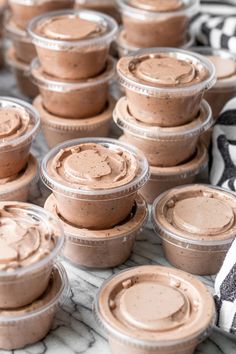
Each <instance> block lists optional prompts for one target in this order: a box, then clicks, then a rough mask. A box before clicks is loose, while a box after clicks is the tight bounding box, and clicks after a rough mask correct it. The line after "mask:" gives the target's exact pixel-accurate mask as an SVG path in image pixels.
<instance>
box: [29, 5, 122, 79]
mask: <svg viewBox="0 0 236 354" xmlns="http://www.w3.org/2000/svg"><path fill="white" fill-rule="evenodd" d="M66 21H68V22H71V23H69V24H68V23H67V22H66ZM64 22H66V26H64ZM52 24H53V25H54V26H55V28H53V26H52ZM50 26H51V27H52V28H51V27H50ZM64 27H65V29H64ZM117 28H118V26H117V24H116V22H115V20H113V19H112V18H111V17H109V16H107V15H103V14H101V13H97V12H93V11H87V10H80V11H79V10H78V11H70V10H67V11H57V12H51V13H47V14H44V15H42V16H38V17H36V18H35V19H33V20H32V21H31V22H30V25H29V29H28V30H29V34H30V36H31V38H32V41H33V43H34V44H35V46H36V51H37V54H38V57H39V61H40V63H41V65H42V68H43V71H44V72H45V73H47V74H49V75H52V76H55V77H57V78H60V79H68V80H83V79H88V78H91V77H95V76H97V75H99V74H100V73H101V72H102V71H103V70H104V69H105V67H106V63H107V54H108V51H109V47H110V44H111V42H112V41H113V39H114V38H115V35H116V32H117ZM70 30H71V32H72V33H70ZM64 32H65V33H64ZM67 32H68V33H67ZM74 32H75V33H74Z"/></svg>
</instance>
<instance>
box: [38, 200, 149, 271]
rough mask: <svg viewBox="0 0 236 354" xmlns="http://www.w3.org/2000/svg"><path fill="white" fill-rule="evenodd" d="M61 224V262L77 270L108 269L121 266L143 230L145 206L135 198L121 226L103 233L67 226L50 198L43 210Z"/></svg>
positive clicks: (146, 212) (142, 201) (54, 201)
mask: <svg viewBox="0 0 236 354" xmlns="http://www.w3.org/2000/svg"><path fill="white" fill-rule="evenodd" d="M44 207H45V208H46V209H47V210H48V211H50V212H52V213H53V214H54V215H55V216H57V217H58V218H59V219H60V221H61V222H62V225H63V228H64V232H65V237H66V242H65V247H64V249H63V256H64V258H65V259H66V260H67V261H69V262H71V263H73V264H74V265H75V266H77V267H86V268H101V269H102V268H110V267H116V266H119V265H121V264H122V263H124V262H125V261H126V260H127V259H128V258H129V257H130V254H131V252H132V250H133V247H134V243H135V239H136V235H137V233H138V232H140V230H141V228H142V227H143V225H144V223H145V221H146V219H147V216H148V211H147V205H146V202H145V201H144V199H143V198H142V197H141V196H140V195H137V196H136V199H135V203H134V206H133V209H132V211H131V214H130V215H129V217H128V218H127V219H126V220H124V222H122V223H120V224H118V225H116V226H114V227H113V228H110V229H106V230H99V231H95V230H88V229H80V228H77V227H74V226H72V225H71V224H69V223H67V222H66V221H65V219H63V218H62V217H61V215H60V214H59V213H58V211H57V206H56V199H55V197H54V196H53V195H52V194H51V195H50V196H49V198H48V199H47V201H46V203H45V206H44Z"/></svg>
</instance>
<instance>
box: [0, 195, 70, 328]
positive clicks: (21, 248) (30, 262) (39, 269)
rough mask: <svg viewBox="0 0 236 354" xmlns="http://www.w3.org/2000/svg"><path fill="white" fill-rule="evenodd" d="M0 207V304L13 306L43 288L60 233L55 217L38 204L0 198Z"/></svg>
mask: <svg viewBox="0 0 236 354" xmlns="http://www.w3.org/2000/svg"><path fill="white" fill-rule="evenodd" d="M0 209H1V217H0V219H1V226H0V227H1V264H0V308H1V310H2V309H16V308H19V307H22V306H26V305H29V304H30V303H32V302H33V301H35V300H36V299H37V298H39V297H40V296H41V295H42V294H43V293H44V291H45V290H46V288H47V286H48V282H49V279H50V275H51V271H52V266H53V263H54V262H55V260H56V259H57V257H58V255H59V253H60V251H61V249H62V246H63V243H64V234H63V230H62V228H61V226H60V223H59V222H58V219H57V218H55V217H54V216H53V215H51V214H49V213H48V212H46V211H45V210H44V209H43V208H40V207H38V206H35V205H32V204H27V203H21V202H6V201H4V202H0ZM9 232H10V233H9ZM0 322H1V321H0Z"/></svg>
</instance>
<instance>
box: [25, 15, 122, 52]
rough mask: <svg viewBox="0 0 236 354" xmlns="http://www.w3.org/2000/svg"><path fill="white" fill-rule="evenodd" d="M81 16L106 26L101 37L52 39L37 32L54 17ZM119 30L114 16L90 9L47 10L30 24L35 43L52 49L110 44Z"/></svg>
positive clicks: (29, 27) (30, 33)
mask: <svg viewBox="0 0 236 354" xmlns="http://www.w3.org/2000/svg"><path fill="white" fill-rule="evenodd" d="M65 15H67V16H70V17H72V18H73V17H79V18H81V19H83V20H88V21H90V22H91V21H92V22H95V23H97V24H101V25H102V26H103V27H105V28H106V31H105V32H104V33H103V34H101V35H100V36H99V37H95V38H89V39H81V40H78V41H65V40H64V41H63V40H60V39H50V38H46V37H44V36H42V35H40V34H38V33H37V31H36V28H37V26H38V25H40V24H41V23H43V22H46V21H49V20H50V19H53V18H54V17H63V16H65ZM117 30H118V25H117V23H116V21H115V20H113V18H111V17H110V16H107V15H105V14H102V13H100V12H95V11H89V10H60V11H53V12H47V13H45V14H43V15H40V16H37V17H35V18H34V19H32V20H31V21H30V23H29V26H28V32H29V35H30V37H31V38H32V40H33V43H34V44H35V45H37V46H40V47H44V48H48V49H51V50H68V49H71V48H86V47H90V48H92V47H95V48H96V47H99V46H104V45H110V43H111V42H112V41H113V40H114V38H115V36H116V34H117Z"/></svg>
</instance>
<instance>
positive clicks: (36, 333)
mask: <svg viewBox="0 0 236 354" xmlns="http://www.w3.org/2000/svg"><path fill="white" fill-rule="evenodd" d="M68 294H69V282H68V278H67V275H66V271H65V269H64V268H63V266H62V265H61V264H57V265H55V266H54V267H53V270H52V273H51V275H50V280H49V285H48V288H47V290H46V291H45V293H44V294H42V296H41V297H40V298H39V299H37V300H36V301H34V302H33V303H32V304H30V305H28V306H25V307H21V308H18V309H14V310H10V309H7V310H2V309H1V311H0V348H1V349H5V350H14V349H21V348H23V347H25V346H26V345H29V344H33V343H36V342H38V341H39V340H41V339H43V338H44V337H45V336H46V335H47V333H48V332H49V331H50V328H51V327H52V322H53V319H54V317H55V314H56V312H57V310H58V309H59V307H60V306H62V305H63V303H64V302H65V300H66V298H67V297H68Z"/></svg>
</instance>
